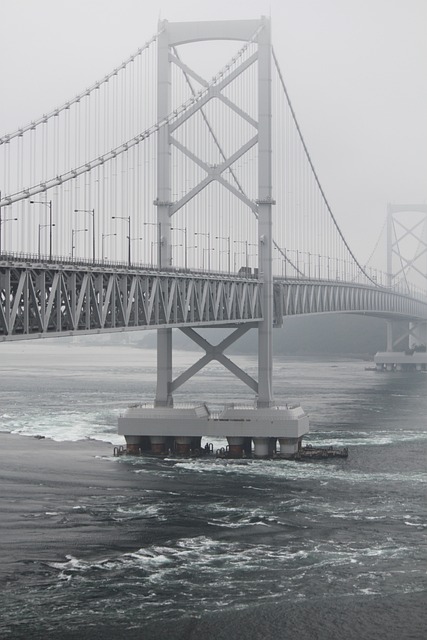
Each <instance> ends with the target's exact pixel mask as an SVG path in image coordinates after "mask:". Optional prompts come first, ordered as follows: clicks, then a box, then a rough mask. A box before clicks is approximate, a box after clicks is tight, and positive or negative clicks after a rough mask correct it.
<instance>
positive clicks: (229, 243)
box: [215, 236, 231, 274]
mask: <svg viewBox="0 0 427 640" xmlns="http://www.w3.org/2000/svg"><path fill="white" fill-rule="evenodd" d="M215 240H227V243H228V273H229V274H230V273H231V238H230V236H227V237H226V236H215Z"/></svg>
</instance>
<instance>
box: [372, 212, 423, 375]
mask: <svg viewBox="0 0 427 640" xmlns="http://www.w3.org/2000/svg"><path fill="white" fill-rule="evenodd" d="M387 274H388V285H389V287H390V288H392V289H393V288H399V289H400V290H403V291H404V292H406V293H407V294H408V295H411V294H413V293H415V292H414V291H413V290H412V287H413V286H414V285H413V284H411V285H410V284H409V281H411V283H416V285H415V286H416V288H417V289H418V290H420V291H421V292H422V293H423V294H424V296H426V297H427V205H425V204H389V205H388V206H387ZM401 325H402V323H401V322H396V321H392V320H388V321H387V352H388V354H393V355H386V354H377V356H376V357H375V361H376V363H377V366H378V367H380V366H381V365H382V366H384V367H385V368H387V369H389V370H393V369H395V368H397V369H406V368H410V369H412V368H414V367H415V368H417V369H425V368H426V367H427V356H426V354H425V352H423V351H425V349H426V347H427V322H425V321H419V322H409V323H408V325H407V327H406V329H405V330H403V331H402V328H401ZM405 342H407V346H408V347H409V351H413V350H415V352H414V353H413V354H412V355H409V353H406V354H405V353H404V352H403V349H404V345H405ZM399 349H400V351H399Z"/></svg>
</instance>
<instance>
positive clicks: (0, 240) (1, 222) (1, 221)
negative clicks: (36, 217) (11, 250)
mask: <svg viewBox="0 0 427 640" xmlns="http://www.w3.org/2000/svg"><path fill="white" fill-rule="evenodd" d="M12 220H18V218H5V219H4V220H2V213H1V209H0V255H1V252H2V233H1V228H2V225H3V224H4V223H5V222H11V221H12Z"/></svg>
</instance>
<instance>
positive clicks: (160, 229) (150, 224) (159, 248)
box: [142, 222, 162, 268]
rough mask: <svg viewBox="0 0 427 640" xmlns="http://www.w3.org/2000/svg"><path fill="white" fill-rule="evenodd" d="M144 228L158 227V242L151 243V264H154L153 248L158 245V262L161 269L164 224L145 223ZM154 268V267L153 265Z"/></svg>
mask: <svg viewBox="0 0 427 640" xmlns="http://www.w3.org/2000/svg"><path fill="white" fill-rule="evenodd" d="M142 224H143V225H144V227H157V242H152V243H151V264H153V246H154V245H156V244H157V246H158V249H157V262H158V265H157V266H158V267H159V268H160V266H161V264H162V223H161V222H143V223H142ZM153 266H154V265H153Z"/></svg>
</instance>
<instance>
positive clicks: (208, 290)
mask: <svg viewBox="0 0 427 640" xmlns="http://www.w3.org/2000/svg"><path fill="white" fill-rule="evenodd" d="M261 292H262V282H261V281H260V280H258V279H257V278H255V277H249V276H239V275H237V274H228V273H206V272H202V271H194V270H191V271H188V270H187V271H185V270H182V269H175V270H174V269H169V270H167V271H166V270H158V269H155V268H153V267H149V266H145V267H140V266H138V267H128V266H127V265H123V264H112V263H108V264H102V263H95V264H92V263H89V262H73V263H71V262H69V261H67V259H65V260H63V261H59V260H56V261H55V262H54V261H52V262H49V260H47V259H45V258H43V259H42V260H40V261H39V260H38V259H37V258H36V257H35V256H10V255H3V256H0V302H1V304H0V340H2V341H4V340H18V339H36V338H43V337H54V336H58V337H59V336H69V335H76V334H93V333H107V332H114V331H132V330H140V329H158V328H169V327H209V326H211V327H212V326H216V327H236V326H239V325H242V324H253V325H254V326H256V325H257V323H258V322H259V321H260V320H261V319H262V311H261ZM308 313H311V314H312V313H356V314H365V315H371V316H379V317H384V318H389V319H402V320H409V321H420V320H426V319H427V300H426V299H424V300H422V299H417V298H414V297H411V296H409V295H404V294H402V293H399V292H397V291H390V290H389V289H387V288H384V287H380V286H377V287H375V286H368V285H364V284H358V283H356V282H343V281H329V280H312V279H311V280H310V279H305V278H300V279H294V278H293V279H292V278H276V279H275V281H274V325H275V326H281V325H282V322H283V318H284V317H287V316H292V315H301V314H308Z"/></svg>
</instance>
